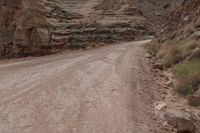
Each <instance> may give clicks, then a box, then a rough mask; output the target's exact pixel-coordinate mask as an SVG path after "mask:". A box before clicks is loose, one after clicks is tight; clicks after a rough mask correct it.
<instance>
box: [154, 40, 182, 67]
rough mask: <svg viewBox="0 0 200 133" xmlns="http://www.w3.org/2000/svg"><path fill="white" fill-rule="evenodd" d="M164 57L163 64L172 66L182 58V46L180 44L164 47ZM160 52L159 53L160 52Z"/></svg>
mask: <svg viewBox="0 0 200 133" xmlns="http://www.w3.org/2000/svg"><path fill="white" fill-rule="evenodd" d="M163 51H164V52H163V53H164V55H163V57H162V59H161V62H162V64H163V65H164V66H165V67H170V66H172V65H174V64H176V63H178V62H179V61H180V60H181V58H182V57H181V48H180V46H178V45H175V44H174V45H169V46H168V47H166V48H164V49H163ZM158 54H159V53H158Z"/></svg>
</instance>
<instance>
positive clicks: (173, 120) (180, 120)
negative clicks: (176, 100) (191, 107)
mask: <svg viewBox="0 0 200 133" xmlns="http://www.w3.org/2000/svg"><path fill="white" fill-rule="evenodd" d="M164 118H165V119H166V121H167V123H168V124H169V125H171V126H173V127H174V128H176V129H177V131H178V133H185V132H193V131H194V130H195V126H194V123H193V120H192V117H191V115H190V114H188V113H186V112H183V111H180V110H168V111H167V112H166V113H165V114H164Z"/></svg>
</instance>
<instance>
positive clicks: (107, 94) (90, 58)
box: [0, 41, 164, 133]
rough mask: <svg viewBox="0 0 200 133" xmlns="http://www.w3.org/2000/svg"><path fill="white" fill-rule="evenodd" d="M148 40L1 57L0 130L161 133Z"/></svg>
mask: <svg viewBox="0 0 200 133" xmlns="http://www.w3.org/2000/svg"><path fill="white" fill-rule="evenodd" d="M145 42H147V41H141V42H130V43H124V44H121V45H112V46H105V47H102V48H98V49H92V50H88V51H75V52H69V53H63V54H57V55H51V56H46V57H37V58H30V59H24V60H16V61H12V62H8V63H4V62H3V63H2V62H1V65H0V132H1V133H151V132H152V133H161V132H160V131H159V129H158V127H157V125H156V124H154V121H153V120H152V119H151V117H150V116H151V115H150V114H151V111H152V106H151V105H152V101H153V93H154V92H153V90H151V87H152V83H151V78H150V77H149V75H148V74H149V69H148V67H147V65H146V63H145V59H144V54H145V51H144V48H143V44H144V43H145ZM162 133H164V132H162Z"/></svg>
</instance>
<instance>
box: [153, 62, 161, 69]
mask: <svg viewBox="0 0 200 133" xmlns="http://www.w3.org/2000/svg"><path fill="white" fill-rule="evenodd" d="M153 69H159V70H163V65H162V64H161V63H155V64H153Z"/></svg>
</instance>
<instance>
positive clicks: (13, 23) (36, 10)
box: [0, 0, 181, 57]
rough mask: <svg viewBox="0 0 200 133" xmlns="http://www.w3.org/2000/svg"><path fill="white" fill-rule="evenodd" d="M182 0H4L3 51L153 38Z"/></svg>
mask: <svg viewBox="0 0 200 133" xmlns="http://www.w3.org/2000/svg"><path fill="white" fill-rule="evenodd" d="M180 1H181V0H180ZM176 3H179V1H178V2H177V1H176V2H175V1H164V2H163V1H161V0H160V1H155V0H148V1H146V0H144V1H139V0H134V1H130V0H129V1H123V0H122V1H118V0H117V1H116V0H108V1H104V0H78V1H74V0H65V1H64V0H24V1H22V0H19V1H14V0H1V4H2V5H1V9H0V10H2V11H1V20H2V21H1V30H0V31H1V37H0V40H1V43H0V46H1V47H0V53H1V56H4V57H18V56H28V55H43V54H50V53H56V52H58V51H62V50H64V49H66V48H80V47H82V48H86V47H91V46H98V45H105V44H110V43H114V42H117V41H131V40H140V39H144V38H148V36H152V35H154V33H155V30H156V29H157V28H158V27H160V25H162V24H163V23H164V22H166V20H167V14H168V11H171V10H172V9H174V8H175V7H176V6H178V4H176Z"/></svg>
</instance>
